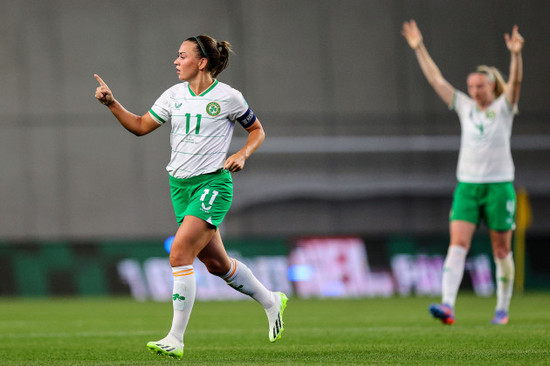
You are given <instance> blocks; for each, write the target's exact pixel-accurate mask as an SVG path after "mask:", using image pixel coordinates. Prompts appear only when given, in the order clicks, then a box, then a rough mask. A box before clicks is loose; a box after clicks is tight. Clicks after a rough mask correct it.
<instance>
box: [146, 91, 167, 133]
mask: <svg viewBox="0 0 550 366" xmlns="http://www.w3.org/2000/svg"><path fill="white" fill-rule="evenodd" d="M171 95H172V88H170V89H168V90H166V91H165V92H164V93H162V95H161V96H160V97H159V98H158V99H157V100H156V101H155V103H154V104H153V106H152V107H151V109H149V114H150V115H151V117H153V120H154V121H155V122H157V123H158V124H164V123H166V122H168V121H170V119H171V118H172V111H171V109H170V101H171V99H172V98H171Z"/></svg>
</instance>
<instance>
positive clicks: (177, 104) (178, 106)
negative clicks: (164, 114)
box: [174, 102, 183, 109]
mask: <svg viewBox="0 0 550 366" xmlns="http://www.w3.org/2000/svg"><path fill="white" fill-rule="evenodd" d="M182 104H183V103H177V102H176V103H174V105H175V106H176V109H179V108H180V107H181V105H182Z"/></svg>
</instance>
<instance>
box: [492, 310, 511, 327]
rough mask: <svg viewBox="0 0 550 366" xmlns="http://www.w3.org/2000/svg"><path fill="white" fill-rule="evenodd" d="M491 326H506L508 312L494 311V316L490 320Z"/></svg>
mask: <svg viewBox="0 0 550 366" xmlns="http://www.w3.org/2000/svg"><path fill="white" fill-rule="evenodd" d="M491 324H499V325H506V324H508V312H507V311H506V310H497V311H495V316H494V317H493V320H491Z"/></svg>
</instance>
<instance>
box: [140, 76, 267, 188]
mask: <svg viewBox="0 0 550 366" xmlns="http://www.w3.org/2000/svg"><path fill="white" fill-rule="evenodd" d="M149 114H150V115H151V117H152V118H153V119H154V120H155V121H156V122H157V123H159V124H164V123H166V122H169V121H170V122H171V124H172V132H171V134H170V146H171V148H172V154H171V158H170V162H169V163H168V166H167V167H166V170H167V171H168V173H169V174H170V175H171V176H173V177H175V178H189V177H193V176H196V175H200V174H207V173H212V172H214V171H216V170H218V169H221V168H223V164H224V161H225V159H226V156H227V150H228V149H229V144H230V143H231V137H232V136H233V128H234V127H235V121H238V122H239V123H241V124H242V125H243V127H249V126H251V125H252V124H253V123H254V121H255V120H256V117H255V116H254V113H252V111H250V109H249V108H248V105H247V103H246V101H245V100H244V98H243V96H242V94H241V93H240V92H239V91H238V90H235V89H233V88H232V87H230V86H229V85H227V84H224V83H221V82H218V80H214V83H213V84H212V85H211V86H210V87H209V88H208V89H207V90H205V91H204V92H202V93H201V94H200V95H196V94H195V93H194V92H193V91H192V90H191V88H190V87H189V83H188V82H183V83H179V84H176V85H174V86H173V87H171V88H170V89H168V90H166V91H165V92H164V93H163V94H162V95H161V96H160V97H159V98H158V99H157V101H156V102H155V104H154V105H153V106H152V107H151V109H150V110H149Z"/></svg>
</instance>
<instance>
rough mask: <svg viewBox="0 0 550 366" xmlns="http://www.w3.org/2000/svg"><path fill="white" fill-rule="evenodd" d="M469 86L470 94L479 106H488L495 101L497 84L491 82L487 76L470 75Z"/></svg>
mask: <svg viewBox="0 0 550 366" xmlns="http://www.w3.org/2000/svg"><path fill="white" fill-rule="evenodd" d="M467 84H468V94H470V97H472V99H473V100H475V102H476V103H477V104H478V105H479V106H486V105H488V104H490V103H491V102H492V101H493V99H494V96H493V90H494V88H495V83H492V82H490V81H489V77H488V76H487V75H485V74H480V73H477V72H475V73H472V74H470V75H468V80H467Z"/></svg>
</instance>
